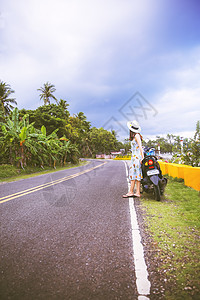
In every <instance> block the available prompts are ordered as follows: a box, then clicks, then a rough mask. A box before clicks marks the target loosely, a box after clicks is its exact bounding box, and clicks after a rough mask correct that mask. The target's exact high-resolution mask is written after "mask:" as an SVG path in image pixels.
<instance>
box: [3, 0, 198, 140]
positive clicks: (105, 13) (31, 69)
mask: <svg viewBox="0 0 200 300" xmlns="http://www.w3.org/2000/svg"><path fill="white" fill-rule="evenodd" d="M199 15H200V1H198V0H162V1H158V0H140V1H139V0H125V1H124V0H101V1H100V0H74V1H69V0H18V1H15V0H1V6H0V79H1V80H3V81H5V82H6V83H8V84H10V85H11V87H12V88H13V89H14V90H15V97H16V100H17V102H18V107H19V108H26V109H35V108H37V107H38V106H40V105H41V104H42V103H41V101H40V100H39V92H38V91H37V88H39V87H41V86H42V85H43V84H44V83H45V82H47V81H49V82H51V83H52V84H54V85H55V87H56V92H55V96H56V97H57V98H58V99H60V98H62V99H64V100H67V101H68V103H69V105H70V106H69V110H70V113H71V114H73V113H78V112H80V111H83V112H84V113H85V115H86V116H87V119H88V120H89V121H90V122H91V124H92V126H96V127H104V128H106V129H108V130H109V129H115V130H116V131H117V132H118V136H119V138H120V139H122V138H125V137H126V136H127V134H128V131H127V129H126V122H127V121H128V120H133V119H137V120H138V121H139V123H140V124H141V127H142V133H143V135H144V137H149V138H152V137H155V136H156V135H165V134H167V133H173V134H176V135H180V136H185V137H186V136H191V137H192V136H193V134H194V131H195V127H196V123H197V120H199V119H200V104H199V103H200V18H199Z"/></svg>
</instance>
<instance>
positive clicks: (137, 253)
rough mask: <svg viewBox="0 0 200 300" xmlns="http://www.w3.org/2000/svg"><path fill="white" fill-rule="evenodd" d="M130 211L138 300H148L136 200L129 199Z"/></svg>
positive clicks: (145, 268) (147, 281) (148, 289)
mask: <svg viewBox="0 0 200 300" xmlns="http://www.w3.org/2000/svg"><path fill="white" fill-rule="evenodd" d="M124 163H125V167H126V176H127V181H128V188H130V182H129V180H128V168H127V164H126V162H124ZM129 209H130V214H131V229H132V242H133V259H134V265H135V275H136V286H137V291H138V294H139V296H138V300H147V299H149V298H148V297H146V296H148V295H149V294H150V288H151V283H150V281H149V280H148V275H149V274H148V271H147V265H146V263H145V259H144V249H143V245H142V240H141V235H140V229H139V225H138V221H137V215H136V210H135V206H134V198H132V197H131V198H129Z"/></svg>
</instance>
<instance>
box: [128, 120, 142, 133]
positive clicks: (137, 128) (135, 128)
mask: <svg viewBox="0 0 200 300" xmlns="http://www.w3.org/2000/svg"><path fill="white" fill-rule="evenodd" d="M127 127H128V129H129V130H130V131H133V132H136V133H139V132H140V131H141V127H140V125H139V123H138V122H137V121H136V120H134V121H130V122H127Z"/></svg>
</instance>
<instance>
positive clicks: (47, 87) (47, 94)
mask: <svg viewBox="0 0 200 300" xmlns="http://www.w3.org/2000/svg"><path fill="white" fill-rule="evenodd" d="M37 90H38V91H40V92H41V93H40V100H43V101H44V105H47V104H50V99H51V98H52V99H54V100H55V101H56V103H57V99H56V97H55V96H54V95H53V93H54V92H55V91H56V88H55V85H53V84H51V83H49V82H48V81H47V82H46V83H44V86H43V87H41V88H39V89H37Z"/></svg>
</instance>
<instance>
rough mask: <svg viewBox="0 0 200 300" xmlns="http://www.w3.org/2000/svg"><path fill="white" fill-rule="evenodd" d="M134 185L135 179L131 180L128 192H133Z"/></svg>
mask: <svg viewBox="0 0 200 300" xmlns="http://www.w3.org/2000/svg"><path fill="white" fill-rule="evenodd" d="M134 187H135V180H131V186H130V190H129V194H133V191H134Z"/></svg>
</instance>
